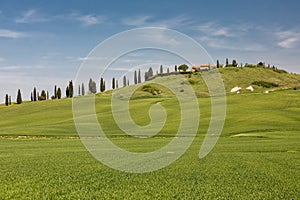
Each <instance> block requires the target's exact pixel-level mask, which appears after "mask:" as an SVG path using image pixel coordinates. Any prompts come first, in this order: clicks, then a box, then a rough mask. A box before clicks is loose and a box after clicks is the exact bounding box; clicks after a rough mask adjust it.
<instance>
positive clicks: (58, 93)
mask: <svg viewBox="0 0 300 200" xmlns="http://www.w3.org/2000/svg"><path fill="white" fill-rule="evenodd" d="M56 97H57V98H58V99H60V98H61V90H60V88H58V89H57V92H56Z"/></svg>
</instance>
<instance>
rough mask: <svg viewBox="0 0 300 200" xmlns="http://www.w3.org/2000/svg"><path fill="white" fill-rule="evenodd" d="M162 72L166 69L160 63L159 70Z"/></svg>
mask: <svg viewBox="0 0 300 200" xmlns="http://www.w3.org/2000/svg"><path fill="white" fill-rule="evenodd" d="M159 72H160V74H163V73H164V69H163V66H162V65H160V70H159Z"/></svg>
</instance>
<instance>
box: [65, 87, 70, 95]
mask: <svg viewBox="0 0 300 200" xmlns="http://www.w3.org/2000/svg"><path fill="white" fill-rule="evenodd" d="M66 97H67V98H69V97H70V89H69V86H67V88H66Z"/></svg>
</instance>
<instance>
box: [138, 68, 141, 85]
mask: <svg viewBox="0 0 300 200" xmlns="http://www.w3.org/2000/svg"><path fill="white" fill-rule="evenodd" d="M141 82H142V79H141V70H140V69H139V72H138V83H141Z"/></svg>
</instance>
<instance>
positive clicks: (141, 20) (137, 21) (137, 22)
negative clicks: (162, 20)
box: [123, 15, 152, 26]
mask: <svg viewBox="0 0 300 200" xmlns="http://www.w3.org/2000/svg"><path fill="white" fill-rule="evenodd" d="M151 18H152V17H151V16H149V15H145V16H137V17H134V18H126V19H124V20H123V24H125V25H128V26H145V25H147V24H149V23H150V22H149V20H150V19H151Z"/></svg>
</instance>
